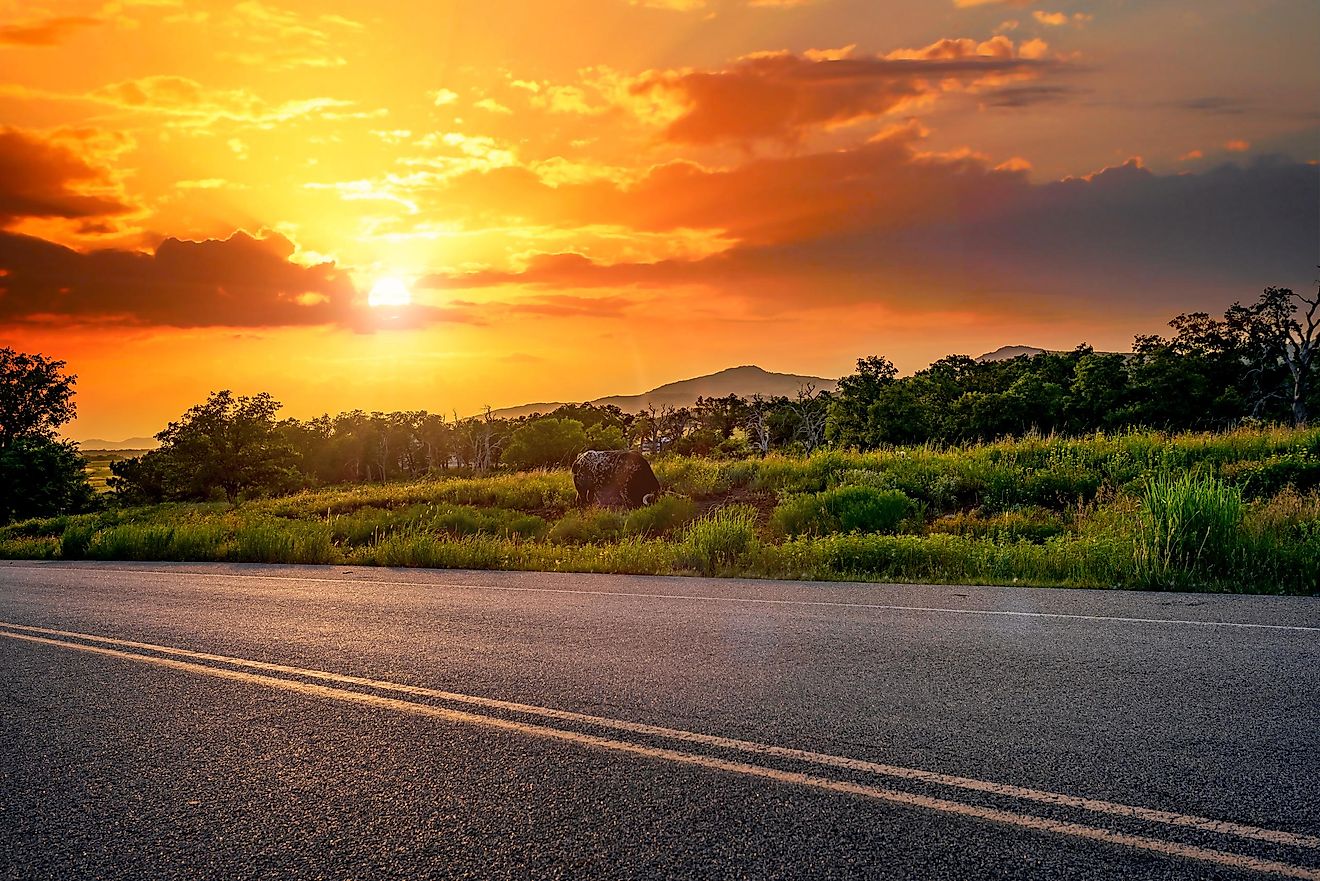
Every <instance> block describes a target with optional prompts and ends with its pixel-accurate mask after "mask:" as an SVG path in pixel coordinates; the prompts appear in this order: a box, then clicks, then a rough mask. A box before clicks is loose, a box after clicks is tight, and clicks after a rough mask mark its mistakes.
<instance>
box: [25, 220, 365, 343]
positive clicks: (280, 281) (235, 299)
mask: <svg viewBox="0 0 1320 881" xmlns="http://www.w3.org/2000/svg"><path fill="white" fill-rule="evenodd" d="M292 254H293V245H292V243H291V242H289V241H288V240H287V239H285V238H282V237H280V236H278V235H274V234H267V236H266V237H264V238H256V237H253V236H250V235H248V234H246V233H242V232H240V233H235V234H234V235H233V236H231V237H230V238H228V239H225V240H214V239H213V240H208V241H203V242H187V241H180V240H178V239H166V240H165V241H163V242H162V243H161V244H160V247H158V248H157V249H156V252H155V253H154V254H147V253H142V252H137V251H125V250H119V249H102V250H96V251H89V252H86V253H83V252H80V251H75V250H73V249H71V248H66V247H63V246H61V245H57V244H54V243H52V242H47V241H44V240H42V239H38V238H33V237H31V236H24V235H16V234H13V233H0V323H19V322H41V321H73V322H80V323H90V324H99V323H122V324H137V325H167V326H172V327H201V326H216V325H218V326H228V327H265V326H277V325H311V324H329V323H335V322H340V323H348V322H350V321H351V320H352V317H353V316H352V311H351V310H352V300H353V298H354V290H353V286H352V284H351V283H350V282H349V280H348V278H347V277H346V276H345V275H344V274H343V273H342V272H340V271H339V270H337V269H336V268H335V266H334V265H333V264H322V265H320V266H312V267H307V266H302V265H300V264H297V263H293V262H291V261H290V259H289V258H290V257H291V256H292Z"/></svg>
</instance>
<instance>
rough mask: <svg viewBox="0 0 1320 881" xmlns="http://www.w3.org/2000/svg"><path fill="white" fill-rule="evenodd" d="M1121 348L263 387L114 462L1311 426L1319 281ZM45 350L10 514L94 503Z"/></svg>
mask: <svg viewBox="0 0 1320 881" xmlns="http://www.w3.org/2000/svg"><path fill="white" fill-rule="evenodd" d="M1169 326H1170V328H1171V330H1172V333H1171V334H1170V335H1169V336H1167V337H1165V336H1158V335H1149V336H1138V337H1137V338H1136V339H1135V341H1134V344H1133V351H1132V352H1128V353H1105V352H1097V351H1095V350H1094V349H1092V348H1091V347H1090V346H1087V345H1082V346H1079V347H1077V348H1076V349H1074V350H1072V351H1070V352H1046V353H1044V354H1039V355H1035V356H1020V357H1017V358H1012V359H1008V360H1004V361H979V360H976V359H973V358H969V357H967V356H965V355H950V356H948V357H945V358H941V359H940V360H938V361H936V362H935V363H933V364H931V365H930V366H929V367H928V368H926V369H925V370H921V371H919V372H917V373H916V374H914V375H912V376H906V377H900V376H899V375H898V371H897V370H896V369H895V367H894V365H893V363H892V362H891V361H889V360H888V359H887V358H884V357H882V356H878V355H873V356H869V357H866V358H862V359H860V360H859V361H858V362H857V369H856V371H855V372H854V373H852V374H851V375H849V376H846V377H843V378H842V379H841V380H840V381H839V384H838V388H837V389H835V390H833V391H824V390H820V389H816V388H814V387H811V386H806V387H803V388H801V389H799V390H798V392H797V393H796V394H795V395H793V396H791V397H788V396H781V397H762V396H757V395H754V396H750V397H744V396H739V395H728V396H725V397H708V398H699V399H698V400H697V401H696V402H695V403H694V404H693V405H692V406H690V407H669V406H662V407H655V406H652V407H648V408H647V409H645V410H643V411H641V412H636V413H625V412H623V411H622V410H620V409H619V408H618V407H615V406H599V405H593V404H571V405H564V406H561V407H559V408H557V409H555V410H554V411H552V412H549V413H544V414H541V413H535V414H532V415H530V416H524V417H519V418H513V419H510V418H502V417H499V416H497V415H494V414H492V413H491V411H490V410H489V409H488V410H486V412H484V413H482V414H481V415H479V416H475V417H468V418H461V419H460V418H457V417H456V416H450V417H446V416H444V415H440V414H435V413H429V412H426V411H423V410H414V411H400V412H392V413H381V412H374V413H367V412H363V411H361V410H354V411H350V412H346V413H340V414H338V415H335V416H330V415H328V414H327V415H324V416H320V417H317V418H315V419H310V420H298V419H279V418H277V414H278V412H279V409H280V404H279V402H277V401H276V400H275V399H274V398H272V397H271V396H270V395H269V394H266V393H262V394H257V395H252V396H235V395H233V394H232V393H231V392H229V391H220V392H215V393H213V394H212V395H210V396H209V397H208V399H207V400H206V401H204V402H202V403H200V404H198V405H196V406H194V407H192V408H190V409H189V410H188V411H187V412H186V413H184V414H183V415H182V416H181V417H180V418H179V419H178V420H177V421H174V422H171V423H170V424H169V425H168V426H167V427H166V428H165V429H163V430H162V431H161V432H160V433H159V434H157V435H156V437H157V439H158V440H159V441H160V444H161V445H160V447H159V449H156V450H153V451H151V452H148V453H146V454H145V455H143V456H141V457H139V458H135V459H126V460H123V461H120V462H115V463H112V464H111V471H112V473H113V477H112V478H111V480H110V486H111V488H112V490H113V493H114V496H115V498H117V499H118V500H119V501H122V502H124V503H149V502H158V501H167V500H190V499H209V498H222V499H228V500H230V501H231V502H232V501H236V500H237V499H239V498H240V497H243V496H251V495H261V494H276V493H281V492H288V491H293V490H296V489H300V488H305V487H312V486H323V485H332V484H346V483H347V484H351V483H367V482H385V481H391V480H399V479H408V478H417V477H421V476H424V475H429V474H437V473H440V474H443V473H461V474H486V473H489V472H491V471H493V470H495V469H508V470H523V469H530V468H539V467H553V466H562V465H565V464H567V463H569V462H571V461H572V459H573V457H575V456H576V455H577V454H578V453H579V452H581V451H582V450H586V449H623V448H635V449H640V450H642V451H644V452H647V453H650V454H655V455H662V454H667V453H676V454H686V455H701V456H712V457H723V458H737V457H746V456H754V455H766V454H768V453H770V452H772V451H779V452H801V453H810V452H812V451H814V450H816V449H818V448H821V447H826V446H828V447H834V448H847V449H860V450H869V449H876V448H879V447H884V446H887V445H898V444H920V443H937V444H953V443H967V442H976V441H989V440H994V439H996V438H1000V437H1005V436H1012V435H1020V434H1023V433H1026V432H1031V431H1037V432H1042V433H1051V432H1053V433H1062V434H1084V433H1091V432H1095V431H1115V430H1123V429H1127V428H1137V427H1143V428H1159V429H1166V430H1170V431H1180V430H1216V429H1223V428H1229V427H1232V426H1235V425H1240V424H1244V423H1248V422H1261V423H1291V424H1294V425H1305V424H1306V423H1307V422H1308V420H1309V416H1310V413H1311V412H1313V411H1314V410H1315V409H1316V408H1317V407H1320V384H1317V383H1316V382H1315V381H1314V373H1315V370H1314V365H1315V355H1316V349H1317V347H1318V346H1320V290H1318V291H1317V293H1316V295H1315V297H1314V298H1310V297H1304V296H1300V295H1297V294H1294V293H1293V292H1292V291H1291V290H1288V289H1286V288H1273V287H1272V288H1267V289H1265V291H1264V293H1263V294H1262V295H1261V297H1260V298H1259V299H1258V300H1257V301H1256V302H1255V303H1252V304H1250V305H1246V306H1244V305H1241V304H1234V305H1233V306H1232V307H1230V308H1229V309H1228V310H1227V311H1226V312H1225V313H1224V314H1223V316H1222V317H1216V316H1211V315H1209V314H1208V313H1204V312H1196V313H1190V314H1183V315H1179V316H1178V317H1176V318H1174V319H1173V320H1172V321H1171V322H1170V323H1169ZM63 368H64V364H63V362H60V361H54V360H50V359H47V358H45V357H44V356H41V355H24V354H20V353H17V352H14V351H13V350H11V349H0V371H2V375H0V486H3V487H4V490H3V495H2V496H0V517H3V518H4V519H6V520H10V519H16V518H21V517H25V516H35V515H37V514H49V513H55V512H59V511H70V510H79V509H80V508H82V507H85V506H87V505H89V504H91V503H92V501H93V499H92V494H91V492H90V489H89V488H88V487H87V486H86V480H85V478H84V477H82V472H81V463H80V461H79V460H78V457H77V452H76V448H75V447H74V445H72V444H70V443H69V442H67V441H59V440H57V439H56V437H55V431H56V429H57V428H58V427H59V426H60V425H62V424H64V423H65V422H67V421H68V420H69V419H71V418H72V416H73V413H74V407H73V401H72V397H73V384H74V381H75V379H76V377H73V376H69V375H66V374H65V373H64V372H63Z"/></svg>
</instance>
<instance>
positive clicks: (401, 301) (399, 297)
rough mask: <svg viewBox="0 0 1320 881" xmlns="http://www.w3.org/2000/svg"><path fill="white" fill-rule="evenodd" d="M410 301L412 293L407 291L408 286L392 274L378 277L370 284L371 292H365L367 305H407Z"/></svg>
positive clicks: (373, 306)
mask: <svg viewBox="0 0 1320 881" xmlns="http://www.w3.org/2000/svg"><path fill="white" fill-rule="evenodd" d="M411 302H412V294H411V293H410V292H409V291H408V286H407V285H405V284H404V283H403V280H402V279H399V278H395V277H393V276H389V277H387V278H382V279H379V280H378V281H377V282H376V283H375V284H374V285H372V286H371V293H369V294H367V305H368V306H371V307H372V308H377V307H380V306H407V305H408V304H409V303H411Z"/></svg>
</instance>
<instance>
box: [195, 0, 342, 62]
mask: <svg viewBox="0 0 1320 881" xmlns="http://www.w3.org/2000/svg"><path fill="white" fill-rule="evenodd" d="M209 26H210V27H215V25H214V24H212V25H209ZM221 26H223V27H226V28H228V30H230V31H231V32H232V33H233V34H235V35H236V36H238V37H239V38H240V39H241V40H242V45H243V49H242V50H241V51H238V52H221V53H219V55H218V57H220V58H223V59H226V60H230V61H237V62H239V63H240V64H248V65H253V66H259V67H263V68H266V69H274V70H281V69H290V68H295V67H341V66H343V65H344V64H347V63H348V62H347V60H346V59H345V58H344V57H343V56H342V55H341V54H339V53H340V50H341V49H342V48H343V47H344V46H346V45H351V43H350V42H348V41H346V40H345V39H344V38H343V34H344V33H345V32H355V31H361V30H362V29H363V26H362V24H360V23H359V22H356V21H353V20H351V19H348V18H344V17H343V16H340V15H305V14H301V13H298V12H294V11H292V10H288V9H283V8H281V7H278V6H274V5H271V4H269V3H262V2H260V0H244V2H241V3H238V4H236V5H235V6H234V8H233V10H232V11H231V12H230V13H229V15H228V16H227V17H226V18H225V19H223V20H222V22H221Z"/></svg>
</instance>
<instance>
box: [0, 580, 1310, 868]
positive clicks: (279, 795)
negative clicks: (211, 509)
mask: <svg viewBox="0 0 1320 881" xmlns="http://www.w3.org/2000/svg"><path fill="white" fill-rule="evenodd" d="M0 877H5V878H24V879H28V878H40V879H44V878H49V879H82V878H96V879H102V878H105V879H113V878H180V879H184V878H187V879H202V878H215V879H238V878H256V877H261V878H334V879H339V878H345V879H346V878H356V879H371V878H426V877H435V878H482V879H485V878H520V879H521V878H574V879H583V878H639V879H640V878H647V879H649V878H813V879H814V878H922V879H926V878H930V879H938V878H951V879H967V878H991V877H993V878H1041V879H1044V878H1049V879H1058V878H1086V879H1092V878H1101V879H1103V878H1168V879H1174V878H1177V879H1183V878H1253V877H1255V878H1259V877H1302V878H1320V602H1318V601H1317V600H1315V599H1302V598H1273V597H1232V596H1205V595H1189V594H1136V593H1122V592H1090V591H1063V590H1030V589H1012V588H1007V589H1006V588H978V587H922V586H888V585H837V584H834V585H826V584H809V583H784V582H752V581H716V580H707V579H683V578H640V577H624V576H590V575H555V574H543V573H493V572H422V571H397V570H383V569H341V568H335V567H310V566H224V565H171V564H142V565H132V564H113V565H92V564H73V563H70V564H56V563H50V564H42V563H12V564H0Z"/></svg>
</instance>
